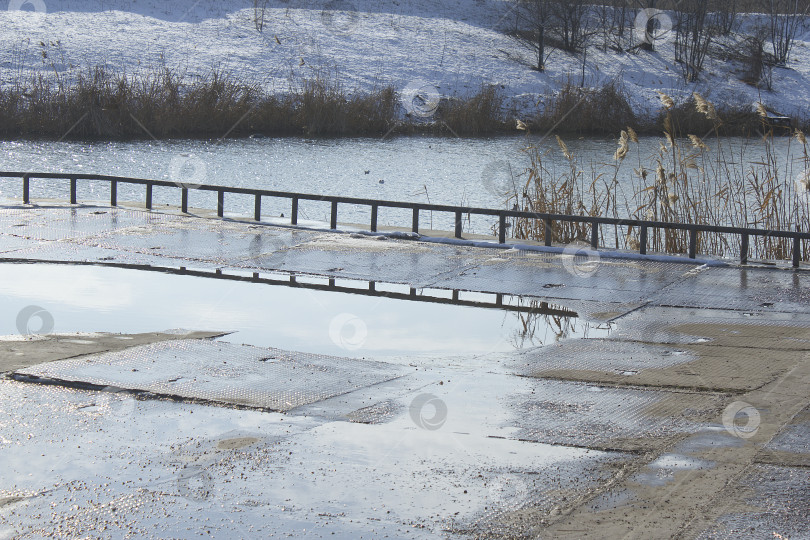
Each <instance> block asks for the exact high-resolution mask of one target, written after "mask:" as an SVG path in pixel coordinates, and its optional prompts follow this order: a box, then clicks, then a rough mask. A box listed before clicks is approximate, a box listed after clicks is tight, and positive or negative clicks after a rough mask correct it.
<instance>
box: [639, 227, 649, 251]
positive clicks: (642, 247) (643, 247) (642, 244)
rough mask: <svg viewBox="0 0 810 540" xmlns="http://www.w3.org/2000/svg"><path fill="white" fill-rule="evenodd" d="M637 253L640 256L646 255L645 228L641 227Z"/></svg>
mask: <svg viewBox="0 0 810 540" xmlns="http://www.w3.org/2000/svg"><path fill="white" fill-rule="evenodd" d="M638 252H639V254H640V255H646V254H647V226H646V225H642V226H641V234H640V235H639V239H638Z"/></svg>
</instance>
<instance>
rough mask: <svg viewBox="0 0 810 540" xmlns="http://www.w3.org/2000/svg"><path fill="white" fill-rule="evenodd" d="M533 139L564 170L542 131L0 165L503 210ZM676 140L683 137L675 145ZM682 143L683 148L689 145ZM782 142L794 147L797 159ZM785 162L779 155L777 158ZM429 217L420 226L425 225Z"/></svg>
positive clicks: (740, 153)
mask: <svg viewBox="0 0 810 540" xmlns="http://www.w3.org/2000/svg"><path fill="white" fill-rule="evenodd" d="M660 141H661V139H659V138H658V137H642V138H641V140H640V143H639V144H638V145H635V144H631V150H630V153H629V154H628V156H627V158H626V159H625V162H624V163H623V164H622V167H621V169H620V171H619V175H618V177H617V179H618V181H619V185H620V186H621V189H622V191H621V192H620V197H619V199H620V200H621V199H622V198H624V197H630V196H632V191H633V187H632V185H631V182H632V180H633V176H634V175H635V173H634V172H633V169H634V168H639V167H641V166H644V167H647V168H648V169H653V170H654V168H655V165H656V162H655V160H654V159H653V158H652V156H653V155H654V154H657V152H658V148H659V142H660ZM789 142H790V139H788V138H777V139H776V142H775V145H774V149H775V151H776V153H777V154H778V155H779V156H780V157H784V155H785V153H786V151H787V148H788V144H789ZM707 143H708V144H709V149H710V151H709V153H708V154H707V155H708V156H709V158H708V159H707V160H705V162H704V161H699V162H698V163H697V165H698V166H700V167H704V168H706V169H707V170H709V174H712V170H713V169H718V170H717V173H716V175H714V176H716V177H718V178H721V177H722V174H723V171H722V170H719V169H721V167H718V166H717V162H716V161H715V162H714V163H713V162H712V160H713V156H712V154H711V151H712V150H711V149H712V148H715V147H716V141H711V140H710V141H707ZM529 144H536V145H540V147H541V148H543V151H544V156H545V157H544V165H545V167H546V168H547V169H548V170H549V171H550V172H551V174H559V175H562V174H564V173H566V172H569V171H570V166H569V164H568V162H567V161H566V159H565V157H564V156H563V154H562V152H561V151H560V148H559V147H558V146H557V142H556V140H555V139H554V138H553V137H549V138H547V139H543V138H542V137H540V136H534V135H532V136H530V137H526V136H514V137H496V138H478V139H469V138H467V139H462V138H455V137H432V136H431V137H428V136H419V137H394V138H392V137H388V138H385V139H382V138H380V139H374V138H362V139H317V140H313V139H298V138H255V139H235V140H226V141H221V142H219V141H196V140H172V141H136V142H93V143H79V142H53V141H4V142H0V170H16V171H38V172H39V171H43V172H44V171H47V172H65V173H67V172H70V173H82V172H84V173H88V174H91V173H92V174H109V175H119V176H132V177H137V178H150V179H161V180H170V181H174V182H180V183H187V184H214V185H226V186H231V187H250V188H264V189H272V190H282V191H294V192H299V193H314V194H324V195H341V196H350V197H364V198H372V199H382V200H395V201H412V202H430V203H435V204H451V205H468V206H476V207H487V208H504V207H507V206H508V207H511V204H512V203H513V202H507V198H508V194H509V193H514V192H515V191H516V190H517V191H521V190H522V186H523V185H524V184H525V182H526V180H527V178H528V177H527V175H526V173H525V171H526V168H527V166H528V165H529V156H528V154H527V153H526V152H525V148H526V147H527V146H528V145H529ZM566 144H567V145H568V148H569V149H570V152H571V154H572V155H573V156H574V158H575V159H577V160H579V161H580V162H581V168H582V169H583V170H584V171H586V174H587V176H588V178H583V179H582V180H583V182H585V183H586V184H590V183H591V182H592V181H593V179H594V178H596V177H597V176H598V175H600V174H601V175H602V176H600V177H599V178H598V181H599V182H600V183H601V182H602V181H603V180H604V181H608V180H612V178H613V175H614V173H615V169H614V166H615V163H616V162H615V161H614V159H613V153H614V152H615V150H616V148H617V143H616V141H615V140H612V139H604V138H603V139H599V138H587V139H584V138H581V139H577V138H575V137H569V138H566ZM687 145H688V141H687V143H686V144H685V145H684V146H687ZM723 146H724V147H725V148H724V150H725V152H726V154H724V156H723V160H722V165H723V167H724V166H726V165H733V164H734V163H748V162H756V161H761V160H762V159H763V152H764V150H763V144H762V143H761V142H760V141H759V140H758V139H741V138H727V139H724V140H723ZM690 148H691V147H690ZM797 149H798V147H797V148H794V154H797V152H795V150H797ZM782 161H783V162H785V160H784V159H783V160H782ZM783 165H784V166H785V170H784V171H783V174H784V176H785V177H791V178H792V177H793V176H795V175H796V174H799V173H801V171H800V170H798V169H797V170H796V171H794V170H793V169H794V168H795V167H796V166H797V165H795V164H790V163H787V162H785V163H783ZM108 189H109V188H108V187H107V185H106V184H98V185H92V184H90V185H89V186H88V185H86V184H85V185H84V186H83V187H81V188H80V192H79V198H80V199H85V200H86V199H99V200H104V199H106V198H107V197H108V195H107V193H108ZM0 195H8V196H13V197H19V196H20V188H19V181H18V180H0ZM32 196H33V197H34V198H37V197H58V198H67V197H68V184H67V182H56V183H54V184H52V185H51V184H48V183H47V182H45V181H36V182H35V183H34V187H33V191H32ZM143 196H144V195H143V190H142V188H140V187H129V186H120V187H119V200H121V201H139V202H141V201H143ZM154 196H155V203H156V204H160V203H169V204H174V205H178V204H179V198H180V197H179V192H178V191H177V190H174V189H169V188H157V189H156V190H155V195H154ZM265 203H266V207H265V213H267V214H268V215H271V216H272V215H275V216H279V215H280V214H282V213H285V215H287V216H289V208H288V205H289V201H286V200H285V201H266V202H265ZM189 204H190V205H191V206H192V207H195V206H196V207H200V208H208V209H212V208H215V207H216V194H214V193H194V192H192V193H191V195H190V201H189ZM226 205H227V211H228V212H244V213H245V214H247V215H250V214H251V213H252V208H253V206H252V205H253V199H252V197H247V196H246V197H236V196H233V197H229V198H228V201H227V203H226ZM300 211H301V217H302V219H309V220H318V221H328V212H329V204H328V203H318V202H306V203H302V205H301V210H300ZM367 214H368V209H367V208H352V207H348V206H342V207H341V209H340V221H342V222H357V223H365V222H366V221H367V219H368V216H367ZM422 219H423V220H425V221H424V222H423V226H427V227H431V226H432V227H431V228H443V229H445V230H449V229H451V228H452V216H450V215H438V214H437V215H433V216H430V215H426V216H424V217H423V218H422ZM431 220H432V222H431ZM380 224H381V225H400V226H403V225H404V226H407V225H409V224H410V211H409V210H403V211H401V212H400V211H398V210H395V209H385V210H384V211H381V212H380ZM493 225H494V219H492V218H484V217H473V218H472V221H471V222H470V223H466V222H465V224H464V228H465V230H466V231H473V232H481V233H484V232H489V231H490V230H491V227H492V226H493Z"/></svg>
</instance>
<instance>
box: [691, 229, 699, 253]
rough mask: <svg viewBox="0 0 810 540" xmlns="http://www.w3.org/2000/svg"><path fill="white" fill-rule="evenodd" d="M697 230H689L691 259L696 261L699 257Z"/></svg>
mask: <svg viewBox="0 0 810 540" xmlns="http://www.w3.org/2000/svg"><path fill="white" fill-rule="evenodd" d="M697 235H698V231H697V229H689V258H690V259H694V258H695V257H696V256H697Z"/></svg>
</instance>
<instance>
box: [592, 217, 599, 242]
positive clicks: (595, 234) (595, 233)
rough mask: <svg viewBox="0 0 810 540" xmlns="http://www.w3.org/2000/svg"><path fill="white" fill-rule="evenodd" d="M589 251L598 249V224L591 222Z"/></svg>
mask: <svg viewBox="0 0 810 540" xmlns="http://www.w3.org/2000/svg"><path fill="white" fill-rule="evenodd" d="M591 249H599V222H598V221H592V222H591Z"/></svg>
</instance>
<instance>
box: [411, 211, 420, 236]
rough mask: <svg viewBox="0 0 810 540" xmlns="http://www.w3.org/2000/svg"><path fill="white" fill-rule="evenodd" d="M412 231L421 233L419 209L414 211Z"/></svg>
mask: <svg viewBox="0 0 810 540" xmlns="http://www.w3.org/2000/svg"><path fill="white" fill-rule="evenodd" d="M411 231H413V232H415V233H417V234H418V233H419V209H418V208H414V209H413V218H412V219H411Z"/></svg>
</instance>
